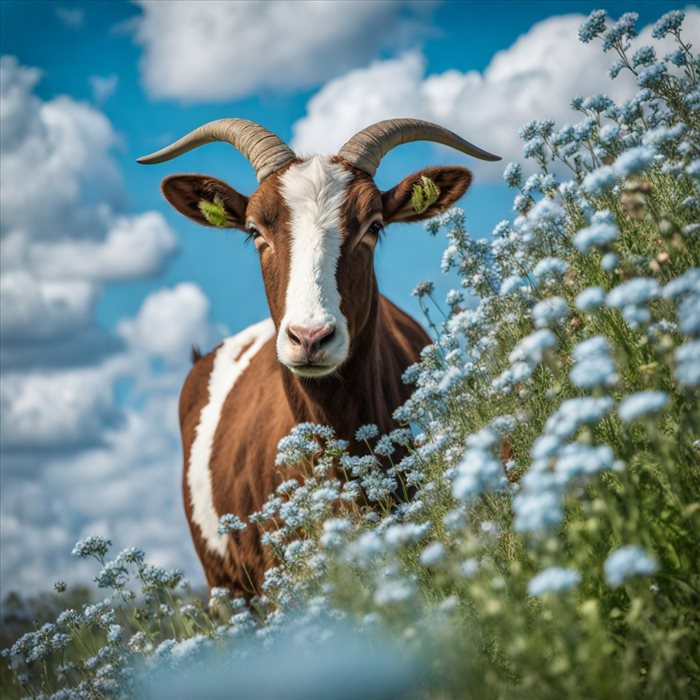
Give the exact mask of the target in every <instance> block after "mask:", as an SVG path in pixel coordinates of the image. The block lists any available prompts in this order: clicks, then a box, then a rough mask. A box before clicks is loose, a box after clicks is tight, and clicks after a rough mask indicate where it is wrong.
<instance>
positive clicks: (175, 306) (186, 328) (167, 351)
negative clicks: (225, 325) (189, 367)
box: [119, 282, 222, 365]
mask: <svg viewBox="0 0 700 700" xmlns="http://www.w3.org/2000/svg"><path fill="white" fill-rule="evenodd" d="M208 316H209V300H208V299H207V297H206V296H204V293H203V292H202V290H201V289H200V288H199V287H198V286H197V285H195V284H191V283H188V282H183V283H181V284H179V285H177V286H176V287H173V288H172V289H161V290H159V291H157V292H154V293H153V294H151V295H150V296H149V297H148V298H147V299H146V300H145V301H144V303H143V305H142V306H141V309H140V310H139V312H138V314H137V315H136V316H135V317H134V318H133V319H127V320H125V321H123V322H122V323H121V324H120V326H119V334H120V335H121V336H122V338H124V340H125V341H126V342H127V344H128V345H129V347H130V348H131V349H132V350H133V351H135V352H139V353H144V354H146V355H151V356H153V357H159V358H161V359H163V360H165V361H166V362H167V363H169V364H176V365H177V364H179V365H182V364H183V362H186V361H187V358H189V356H190V351H191V349H192V345H197V346H199V347H201V348H209V347H212V346H213V345H214V344H215V343H216V341H217V340H218V339H219V338H220V337H221V334H222V331H221V329H213V328H212V327H211V325H210V324H209V322H208V320H207V319H208Z"/></svg>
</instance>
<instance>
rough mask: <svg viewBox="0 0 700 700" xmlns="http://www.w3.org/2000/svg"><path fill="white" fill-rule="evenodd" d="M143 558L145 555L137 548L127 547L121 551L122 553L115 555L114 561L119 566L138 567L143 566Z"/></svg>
mask: <svg viewBox="0 0 700 700" xmlns="http://www.w3.org/2000/svg"><path fill="white" fill-rule="evenodd" d="M145 558H146V555H145V554H144V551H143V550H142V549H139V548H138V547H127V548H126V549H122V551H121V552H119V554H117V558H116V559H115V561H117V562H119V563H120V564H136V565H138V566H140V565H141V564H143V562H144V560H145Z"/></svg>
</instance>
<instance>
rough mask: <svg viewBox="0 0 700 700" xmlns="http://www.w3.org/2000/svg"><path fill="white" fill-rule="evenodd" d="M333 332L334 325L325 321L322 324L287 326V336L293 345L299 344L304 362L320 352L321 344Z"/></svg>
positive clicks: (326, 340) (331, 335)
mask: <svg viewBox="0 0 700 700" xmlns="http://www.w3.org/2000/svg"><path fill="white" fill-rule="evenodd" d="M334 334H335V326H334V325H333V324H332V323H326V324H324V325H323V326H313V327H312V328H304V327H303V326H289V328H288V329H287V336H288V337H289V339H290V340H291V341H292V343H293V344H294V345H297V346H299V349H300V350H301V351H302V352H303V355H304V358H305V360H306V362H312V361H313V360H314V359H316V358H317V357H318V355H319V354H320V352H321V346H322V345H324V344H325V343H327V342H328V341H329V340H330V339H331V338H332V337H333V335H334Z"/></svg>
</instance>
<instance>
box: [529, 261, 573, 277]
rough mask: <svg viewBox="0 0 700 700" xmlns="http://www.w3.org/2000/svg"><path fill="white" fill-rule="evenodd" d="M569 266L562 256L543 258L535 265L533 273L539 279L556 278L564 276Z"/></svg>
mask: <svg viewBox="0 0 700 700" xmlns="http://www.w3.org/2000/svg"><path fill="white" fill-rule="evenodd" d="M567 268H568V265H567V264H566V263H565V262H564V261H563V260H562V259H561V258H543V259H542V260H540V261H539V262H538V263H537V265H535V269H534V270H533V271H532V274H533V275H534V276H535V277H537V279H546V278H554V279H556V278H557V277H561V276H563V275H564V273H565V272H566V270H567Z"/></svg>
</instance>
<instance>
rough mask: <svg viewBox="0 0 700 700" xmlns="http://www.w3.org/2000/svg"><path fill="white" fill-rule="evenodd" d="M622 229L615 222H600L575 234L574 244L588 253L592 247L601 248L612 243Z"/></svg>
mask: <svg viewBox="0 0 700 700" xmlns="http://www.w3.org/2000/svg"><path fill="white" fill-rule="evenodd" d="M619 234H620V229H618V228H617V226H615V225H614V224H609V223H599V224H593V225H592V226H588V227H586V228H583V229H581V230H580V231H579V232H578V233H577V234H576V235H575V236H574V245H575V246H576V248H577V250H579V251H581V252H582V253H587V252H588V251H589V250H590V249H591V248H601V247H603V246H606V245H608V243H612V241H614V240H615V239H616V238H617V237H618V235H619Z"/></svg>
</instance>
